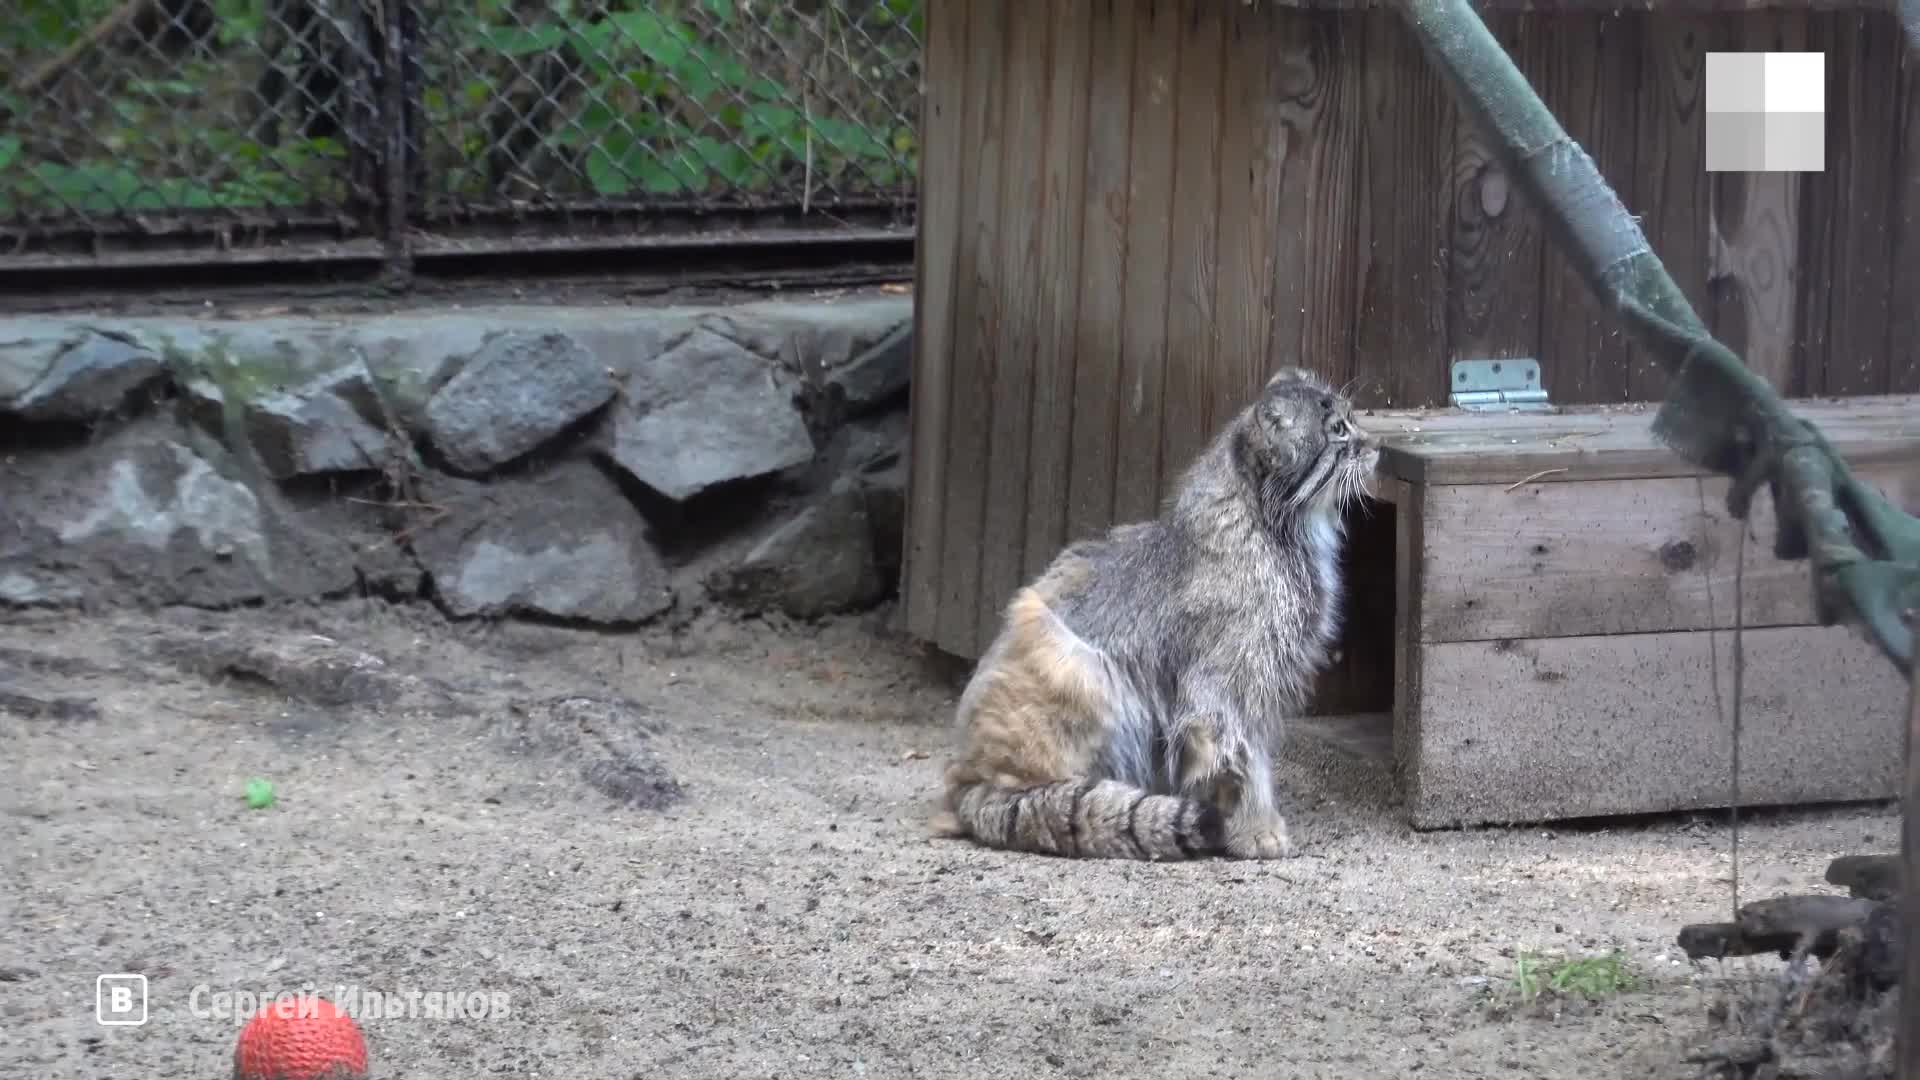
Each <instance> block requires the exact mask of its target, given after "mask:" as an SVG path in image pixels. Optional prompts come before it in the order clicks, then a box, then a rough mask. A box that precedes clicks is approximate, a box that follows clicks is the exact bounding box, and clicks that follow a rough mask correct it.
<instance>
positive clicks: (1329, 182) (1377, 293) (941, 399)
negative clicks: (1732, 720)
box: [903, 0, 1920, 707]
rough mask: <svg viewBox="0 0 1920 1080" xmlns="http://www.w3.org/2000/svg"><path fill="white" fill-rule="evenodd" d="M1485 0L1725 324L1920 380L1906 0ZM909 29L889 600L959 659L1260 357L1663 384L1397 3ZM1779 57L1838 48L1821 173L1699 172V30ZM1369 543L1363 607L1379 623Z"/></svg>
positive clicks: (1896, 383)
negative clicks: (895, 509) (905, 372)
mask: <svg viewBox="0 0 1920 1080" xmlns="http://www.w3.org/2000/svg"><path fill="white" fill-rule="evenodd" d="M1824 6H1826V7H1829V8H1830V7H1831V4H1826V5H1824ZM1490 7H1491V8H1493V9H1495V10H1491V11H1490V12H1489V14H1488V15H1487V18H1488V22H1489V25H1490V26H1492V27H1493V28H1494V30H1495V32H1496V33H1497V34H1498V35H1499V36H1500V38H1501V40H1502V42H1503V43H1505V44H1506V45H1507V47H1508V50H1509V52H1510V53H1511V54H1512V55H1513V56H1514V57H1515V59H1516V61H1517V62H1518V64H1519V65H1520V67H1521V69H1522V70H1523V71H1525V72H1526V73H1527V75H1528V76H1529V77H1530V78H1531V79H1532V80H1533V82H1534V85H1535V86H1536V87H1537V88H1538V89H1539V90H1540V92H1541V94H1542V96H1543V97H1544V98H1545V99H1546V101H1547V103H1548V104H1549V105H1550V106H1551V107H1552V108H1553V109H1554V111H1555V113H1556V114H1557V115H1558V116H1559V117H1560V120H1561V122H1562V123H1563V124H1564V125H1565V126H1566V127H1567V129H1568V131H1569V132H1570V133H1572V134H1573V136H1574V137H1575V138H1577V139H1579V140H1580V141H1581V142H1582V143H1583V144H1584V145H1585V146H1586V147H1587V149H1588V151H1589V152H1590V153H1592V154H1593V156H1594V158H1595V160H1596V161H1597V162H1598V163H1599V165H1600V168H1601V169H1602V171H1603V172H1604V174H1605V175H1606V177H1607V178H1608V180H1609V182H1610V183H1612V184H1613V185H1614V186H1615V189H1616V190H1617V191H1618V192H1619V193H1620V195H1621V197H1622V198H1623V199H1624V201H1625V202H1626V204H1627V206H1628V207H1629V208H1630V209H1632V210H1633V211H1635V212H1636V213H1638V214H1641V215H1642V226H1643V228H1644V229H1645V231H1646V233H1647V235H1648V236H1649V238H1650V239H1651V240H1652V242H1653V244H1654V246H1655V249H1656V250H1657V251H1658V252H1659V254H1660V256H1661V258H1662V259H1663V260H1665V262H1666V264H1667V266H1668V267H1669V269H1670V271H1671V272H1672V274H1673V276H1674V278H1675V279H1676V280H1677V281H1678V282H1679V283H1680V285H1681V287H1682V288H1683V289H1684V290H1685V291H1686V292H1687V294H1688V296H1689V297H1690V298H1691V299H1692V301H1693V302H1694V304H1695V305H1696V306H1697V308H1698V309H1699V310H1700V311H1701V312H1702V314H1703V316H1705V317H1707V318H1708V319H1709V321H1710V323H1711V325H1712V327H1713V329H1714V331H1715V332H1716V333H1717V334H1719V335H1721V337H1722V338H1723V340H1726V341H1727V342H1728V343H1729V344H1731V345H1733V346H1734V347H1735V348H1736V349H1738V350H1739V351H1741V352H1742V353H1743V354H1744V355H1745V356H1746V357H1747V358H1748V362H1749V363H1750V364H1752V365H1753V366H1754V367H1755V368H1756V369H1758V370H1760V371H1762V372H1764V373H1765V374H1766V376H1767V378H1769V379H1770V380H1771V381H1773V382H1774V383H1775V384H1776V385H1777V386H1778V387H1780V388H1781V389H1782V390H1783V391H1785V392H1786V393H1788V394H1792V395H1830V394H1834V395H1852V394H1874V393H1888V392H1903V391H1920V346H1916V344H1915V341H1916V336H1920V335H1917V334H1916V331H1917V330H1920V325H1916V321H1917V320H1920V304H1916V303H1915V302H1914V299H1915V298H1920V288H1917V286H1920V220H1916V210H1920V162H1910V161H1909V159H1908V157H1907V154H1908V148H1909V147H1910V146H1915V145H1920V144H1916V143H1915V141H1914V140H1915V134H1916V132H1915V128H1916V126H1920V71H1916V70H1914V67H1913V66H1912V65H1911V64H1910V63H1909V62H1908V61H1907V60H1906V59H1904V58H1903V55H1902V54H1903V51H1904V50H1903V49H1902V48H1901V40H1902V39H1901V35H1900V32H1899V30H1898V27H1897V26H1896V24H1895V23H1894V21H1893V20H1892V18H1891V16H1889V15H1887V14H1884V13H1879V12H1865V11H1834V10H1819V11H1813V10H1805V9H1803V8H1796V7H1774V8H1770V9H1767V10H1744V11H1737V12H1725V13H1708V14H1692V15H1686V14H1671V15H1670V14H1663V13H1645V12H1639V13H1632V12H1629V13H1623V14H1613V13H1610V12H1608V13H1600V12H1586V11H1576V12H1572V13H1520V12H1512V11H1500V10H1497V9H1498V7H1499V0H1495V2H1494V3H1493V4H1492V5H1490ZM1694 10H1695V11H1698V10H1699V8H1697V7H1696V8H1695V9H1694ZM927 22H928V25H927V40H926V43H925V48H926V51H925V72H926V76H925V78H926V82H925V89H926V101H925V106H924V110H923V116H922V128H923V132H924V139H923V146H924V151H923V155H924V156H923V164H922V182H921V189H920V190H921V207H920V226H919V227H920V238H919V240H920V242H919V259H920V264H919V291H918V302H917V319H918V337H917V340H918V343H919V351H918V355H917V358H916V370H915V382H914V398H913V414H914V415H913V425H914V433H913V479H912V493H911V509H910V520H909V527H908V544H907V546H908V551H907V563H906V571H905V578H904V582H903V591H904V594H905V604H906V614H907V620H908V625H909V627H910V628H911V630H912V631H914V632H915V633H916V634H918V635H920V636H922V637H924V638H926V639H929V640H931V641H932V642H934V643H935V644H937V645H938V646H939V647H941V648H942V649H944V650H947V651H949V652H952V653H956V654H959V655H962V656H973V655H977V653H978V650H979V649H980V648H981V647H983V646H984V643H985V641H986V639H987V638H988V637H989V636H990V635H991V634H992V632H993V630H994V626H995V624H996V622H997V619H998V616H999V612H1000V609H1001V606H1002V605H1003V604H1004V603H1005V601H1006V599H1007V598H1008V597H1009V596H1010V595H1011V594H1012V591H1013V590H1014V588H1015V587H1016V586H1017V585H1018V584H1019V583H1020V582H1021V580H1022V579H1024V578H1026V577H1028V576H1030V575H1032V574H1034V573H1036V572H1037V571H1038V570H1039V569H1040V568H1041V567H1042V566H1044V565H1045V563H1046V562H1047V561H1048V560H1049V559H1050V558H1052V556H1053V555H1054V554H1055V553H1056V552H1057V551H1058V550H1059V548H1060V547H1061V545H1062V544H1064V543H1065V542H1066V541H1067V540H1069V539H1070V538H1073V537H1077V536H1083V535H1088V534H1091V533H1095V532H1098V531H1100V530H1103V529H1105V528H1106V527H1107V526H1109V525H1110V524H1112V523H1113V522H1115V521H1120V520H1130V519H1139V518H1143V517H1147V516H1150V515H1152V514H1153V513H1154V512H1155V510H1156V508H1157V505H1158V503H1159V500H1160V499H1161V497H1162V495H1163V494H1164V493H1165V492H1166V490H1167V489H1168V487H1169V485H1170V483H1171V481H1172V480H1173V478H1174V477H1175V476H1176V475H1177V473H1178V470H1180V469H1181V468H1183V467H1184V465H1185V464H1186V462H1187V461H1189V460H1190V459H1191V458H1192V456H1193V455H1194V453H1195V452H1196V451H1197V450H1198V449H1199V447H1200V446H1201V445H1202V444H1203V442H1204V441H1205V440H1206V439H1207V438H1208V436H1209V435H1210V433H1211V432H1212V431H1213V430H1214V428H1215V427H1216V426H1217V425H1218V424H1219V423H1220V422H1222V421H1223V420H1224V419H1225V418H1226V417H1227V416H1229V415H1230V414H1231V412H1232V411H1233V410H1235V409H1237V408H1238V407H1239V406H1240V405H1242V404H1243V403H1244V402H1245V401H1246V400H1247V399H1248V397H1249V396H1250V395H1251V393H1252V392H1253V391H1254V390H1255V389H1256V388H1257V387H1258V386H1259V385H1260V383H1261V382H1262V381H1263V380H1264V378H1265V376H1266V374H1267V373H1268V372H1269V371H1271V370H1272V369H1273V368H1275V367H1276V366H1279V365H1282V364H1288V363H1303V364H1305V365H1306V366H1309V367H1312V368H1315V369H1317V370H1319V371H1320V372H1322V373H1324V374H1325V375H1327V376H1328V377H1330V378H1332V379H1334V380H1336V381H1338V382H1342V383H1346V382H1351V384H1352V386H1353V393H1354V396H1355V397H1356V399H1357V400H1358V402H1359V403H1360V404H1361V405H1363V406H1367V407H1379V406H1388V405H1392V406H1424V405H1435V404H1444V401H1445V397H1446V386H1447V367H1448V363H1449V362H1450V361H1451V360H1453V359H1456V358H1467V357H1495V356H1533V357H1537V358H1539V359H1540V361H1541V365H1542V370H1543V381H1544V384H1545V386H1546V388H1547V390H1548V392H1549V393H1550V395H1551V397H1552V399H1553V400H1554V401H1555V402H1558V403H1590V402H1611V401H1630V400H1643V401H1644V400H1657V399H1658V398H1660V397H1661V396H1663V395H1664V391H1665V383H1664V377H1663V375H1662V374H1661V373H1660V372H1659V370H1658V369H1657V368H1656V367H1655V366H1654V365H1653V364H1652V363H1651V362H1650V360H1649V359H1648V358H1647V357H1645V356H1644V355H1641V354H1640V353H1639V352H1638V350H1636V349H1635V348H1634V347H1633V346H1631V345H1630V344H1629V343H1628V341H1627V340H1626V338H1625V336H1624V335H1623V334H1622V332H1621V331H1620V330H1619V329H1618V324H1617V322H1616V321H1615V320H1614V319H1613V318H1612V317H1610V316H1608V315H1605V314H1603V313H1602V312H1600V311H1599V310H1598V308H1597V306H1596V305H1595V304H1594V302H1593V301H1592V300H1591V299H1590V298H1589V296H1588V294H1587V290H1586V289H1585V287H1584V286H1583V285H1582V284H1581V283H1580V281H1579V280H1578V279H1577V278H1576V277H1575V276H1574V274H1573V273H1572V271H1571V270H1570V269H1569V266H1568V264H1567V262H1566V261H1565V260H1564V259H1563V258H1562V257H1561V256H1560V254H1559V253H1558V252H1556V251H1554V250H1552V247H1551V244H1550V243H1547V242H1544V241H1543V236H1542V232H1541V229H1540V228H1539V226H1538V221H1537V219H1536V217H1535V215H1534V214H1533V213H1532V211H1531V210H1530V209H1529V208H1528V207H1527V206H1525V205H1524V204H1523V202H1522V200H1521V197H1520V196H1519V194H1518V192H1517V191H1516V189H1515V186H1514V185H1513V183H1512V182H1511V181H1510V180H1509V178H1508V177H1507V176H1506V175H1505V174H1504V172H1503V171H1502V169H1501V168H1500V166H1499V165H1498V163H1497V162H1496V161H1495V160H1494V159H1493V156H1492V154H1491V153H1490V152H1489V150H1488V148H1487V147H1486V146H1485V145H1484V144H1483V142H1482V139H1481V137H1480V136H1479V134H1478V133H1477V131H1475V130H1474V129H1473V126H1472V125H1471V124H1470V123H1468V122H1465V121H1464V120H1463V118H1461V117H1459V116H1457V115H1456V113H1455V110H1454V107H1453V104H1452V99H1451V96H1450V95H1449V93H1448V91H1447V88H1446V87H1445V86H1444V85H1442V83H1441V80H1440V78H1439V76H1438V75H1437V74H1436V73H1435V72H1434V71H1433V70H1432V69H1431V68H1430V67H1429V66H1428V65H1427V63H1426V62H1425V60H1424V58H1422V57H1421V56H1420V54H1419V51H1418V48H1417V46H1416V45H1415V44H1414V42H1413V40H1412V38H1411V36H1410V35H1409V34H1408V33H1407V32H1406V30H1405V28H1404V27H1403V26H1402V25H1401V24H1400V22H1399V16H1398V15H1397V14H1396V13H1394V12H1392V11H1390V10H1381V9H1362V8H1356V7H1354V6H1353V5H1347V6H1346V9H1344V10H1324V9H1308V8H1305V7H1299V6H1280V5H1276V4H1274V3H1271V2H1267V0H1262V2H1259V3H1255V4H1251V5H1249V4H1244V3H1240V2H1238V0H1050V2H1049V3H1045V4H1036V3H1021V2H1018V0H929V6H928V20H927ZM1802 49H1805V50H1819V51H1824V52H1825V53H1826V68H1827V73H1828V102H1827V160H1826V171H1825V172H1823V173H1809V174H1712V173H1708V172H1707V171H1706V169H1705V167H1704V160H1703V158H1704V147H1705V138H1704V134H1703V130H1704V129H1703V125H1704V123H1705V114H1704V105H1705V101H1704V86H1703V74H1704V67H1705V56H1706V53H1707V52H1709V51H1713V50H1802ZM1896 298H1898V299H1896ZM1379 532H1380V530H1378V529H1374V530H1367V529H1362V530H1361V532H1360V534H1358V535H1357V536H1356V542H1355V546H1356V551H1355V552H1354V554H1353V556H1352V557H1353V558H1354V559H1355V560H1356V564H1355V565H1356V567H1357V568H1358V569H1359V571H1360V573H1361V574H1362V575H1363V579H1362V580H1360V581H1359V582H1358V583H1357V584H1358V588H1359V590H1360V591H1361V593H1362V594H1363V595H1362V596H1360V597H1358V598H1356V604H1357V605H1358V606H1361V607H1364V606H1366V604H1367V603H1369V602H1372V603H1375V604H1376V606H1377V603H1378V602H1379V601H1380V600H1381V599H1382V597H1380V596H1379V595H1377V594H1378V592H1379V590H1380V589H1385V596H1384V602H1385V603H1386V605H1387V608H1386V609H1387V611H1389V612H1390V611H1391V604H1392V598H1391V581H1390V580H1389V581H1386V582H1384V583H1377V582H1374V581H1372V580H1369V579H1365V578H1364V575H1366V574H1374V575H1377V576H1385V577H1390V574H1387V575H1382V574H1380V572H1379V571H1378V570H1370V569H1368V567H1378V566H1383V565H1390V564H1391V558H1390V552H1391V550H1392V548H1391V536H1390V535H1387V536H1385V537H1382V536H1380V535H1377V534H1378V533H1379ZM1383 546H1384V552H1386V553H1388V554H1387V559H1386V562H1374V561H1370V560H1377V559H1379V558H1381V555H1382V550H1381V549H1382V548H1383ZM1368 590H1373V593H1372V594H1369V593H1368ZM1368 595H1372V600H1371V601H1369V600H1368ZM1353 681H1356V683H1358V682H1370V683H1379V682H1382V681H1384V680H1382V679H1381V678H1380V676H1379V673H1377V672H1373V673H1367V672H1361V673H1359V674H1358V675H1357V676H1355V679H1354V680H1353ZM1339 704H1340V706H1341V707H1347V706H1350V705H1351V704H1352V702H1342V703H1339Z"/></svg>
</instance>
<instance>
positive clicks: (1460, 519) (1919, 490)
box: [1419, 457, 1920, 642]
mask: <svg viewBox="0 0 1920 1080" xmlns="http://www.w3.org/2000/svg"><path fill="white" fill-rule="evenodd" d="M1856 475H1857V476H1859V478H1860V479H1861V480H1862V481H1864V482H1866V483H1868V484H1872V485H1873V486H1875V487H1877V488H1879V489H1880V491H1881V492H1883V493H1884V494H1885V495H1886V496H1887V498H1889V499H1890V500H1892V501H1893V502H1894V503H1895V504H1896V505H1898V506H1901V507H1903V508H1905V509H1906V510H1907V511H1908V512H1909V513H1912V512H1914V511H1916V510H1920V457H1916V458H1915V459H1914V460H1913V461H1911V462H1908V463H1906V464H1904V465H1878V466H1874V467H1872V468H1866V469H1861V470H1859V471H1858V472H1857V473H1856ZM1726 493H1727V481H1726V480H1724V479H1722V478H1719V477H1713V478H1701V477H1695V478H1670V479H1653V480H1598V481H1593V482H1589V483H1566V484H1556V483H1533V484H1523V485H1521V486H1520V487H1517V488H1513V489H1511V490H1509V489H1508V488H1507V487H1505V486H1503V485H1498V484H1474V485H1444V486H1440V487H1434V488H1431V489H1429V491H1428V494H1427V499H1426V503H1425V511H1426V518H1425V520H1426V528H1427V532H1428V535H1427V538H1426V551H1425V558H1424V562H1423V564H1422V566H1421V568H1420V570H1421V579H1422V581H1423V582H1424V585H1423V589H1424V592H1423V594H1422V596H1421V604H1422V614H1421V622H1420V626H1419V636H1420V640H1421V641H1423V642H1435V641H1488V640H1493V639H1495V638H1515V637H1571V636H1577V635H1582V634H1634V633H1651V632H1655V631H1667V630H1700V629H1705V628H1708V627H1719V628H1726V627H1731V626H1733V625H1734V601H1735V593H1734V578H1735V576H1736V575H1735V572H1734V570H1735V562H1736V554H1735V553H1736V549H1737V547H1738V545H1739V542H1740V523H1739V522H1738V521H1736V520H1734V519H1733V518H1732V517H1730V516H1728V514H1727V510H1726ZM1749 528H1750V532H1749V534H1748V539H1747V553H1746V573H1745V575H1744V582H1743V586H1744V587H1743V588H1742V590H1741V593H1740V595H1741V596H1744V597H1745V603H1744V611H1743V613H1742V618H1743V621H1744V623H1745V625H1747V626H1810V625H1813V624H1815V623H1816V622H1817V621H1818V620H1817V619H1816V618H1815V617H1814V612H1813V591H1812V588H1811V587H1810V585H1809V584H1808V579H1807V564H1806V563H1805V562H1782V561H1780V560H1778V559H1775V558H1774V557H1773V555H1772V544H1773V535H1774V518H1773V504H1772V502H1771V500H1770V499H1769V498H1768V497H1767V495H1766V494H1765V493H1764V492H1763V493H1762V494H1761V495H1760V496H1759V497H1757V498H1756V499H1755V500H1754V506H1753V512H1752V514H1751V516H1750V518H1749Z"/></svg>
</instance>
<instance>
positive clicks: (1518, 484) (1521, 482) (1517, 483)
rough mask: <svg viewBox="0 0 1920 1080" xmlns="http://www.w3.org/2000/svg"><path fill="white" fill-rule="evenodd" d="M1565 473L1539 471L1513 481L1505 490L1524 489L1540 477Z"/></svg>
mask: <svg viewBox="0 0 1920 1080" xmlns="http://www.w3.org/2000/svg"><path fill="white" fill-rule="evenodd" d="M1566 471H1567V470H1565V469H1541V470H1540V471H1539V472H1537V473H1534V474H1533V475H1532V476H1523V477H1521V478H1520V479H1518V480H1515V481H1514V482H1513V483H1511V484H1508V485H1507V490H1508V491H1512V490H1513V489H1515V488H1518V487H1525V486H1526V485H1528V484H1531V483H1533V482H1534V481H1535V480H1538V479H1540V478H1541V477H1545V476H1552V475H1554V474H1555V473H1563V472H1566Z"/></svg>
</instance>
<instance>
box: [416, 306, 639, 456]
mask: <svg viewBox="0 0 1920 1080" xmlns="http://www.w3.org/2000/svg"><path fill="white" fill-rule="evenodd" d="M617 389H618V387H617V386H616V385H615V383H614V381H613V376H612V375H611V374H610V373H609V372H608V371H607V367H606V365H605V364H604V363H602V362H601V361H600V359H599V358H598V357H596V356H594V354H593V353H592V352H591V351H589V350H588V349H586V348H585V347H584V346H582V345H581V344H580V343H579V342H577V341H575V340H573V339H572V338H571V337H568V336H567V335H565V334H560V333H540V334H535V333H530V332H525V331H515V332H511V333H505V334H501V335H499V336H498V337H495V338H492V339H491V340H489V341H488V342H487V343H486V344H485V345H482V346H481V347H480V351H479V352H478V353H475V354H474V356H473V358H472V359H471V360H469V361H468V362H467V364H466V366H464V367H462V368H461V369H460V371H459V373H458V374H455V375H454V376H453V377H452V378H450V379H448V380H447V382H446V385H444V386H442V387H440V389H439V390H438V391H437V392H435V393H434V395H433V397H432V398H431V399H429V400H428V402H427V407H426V416H425V422H426V432H427V436H428V438H429V439H431V440H432V441H433V445H434V446H436V447H437V448H439V450H440V453H441V454H442V455H443V456H444V457H445V458H446V460H447V463H448V464H450V465H452V466H453V467H454V468H455V469H458V470H460V471H461V472H465V473H483V472H487V471H489V470H491V469H495V468H498V467H499V466H501V465H504V464H506V463H508V462H510V461H513V460H514V459H516V458H518V457H520V456H521V455H523V454H526V453H528V452H529V451H531V450H534V449H536V448H537V447H539V446H540V445H541V444H542V443H545V442H546V441H547V440H549V439H551V438H553V437H554V436H555V435H558V434H559V433H560V432H562V431H564V430H566V429H567V428H568V427H571V426H572V425H573V424H575V423H577V422H579V421H580V420H581V419H582V418H584V417H585V416H586V415H587V414H589V413H591V412H593V411H594V410H595V409H598V408H599V407H600V406H602V405H605V404H606V403H607V400H608V399H609V398H611V397H613V395H614V392H615V391H616V390H617Z"/></svg>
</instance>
